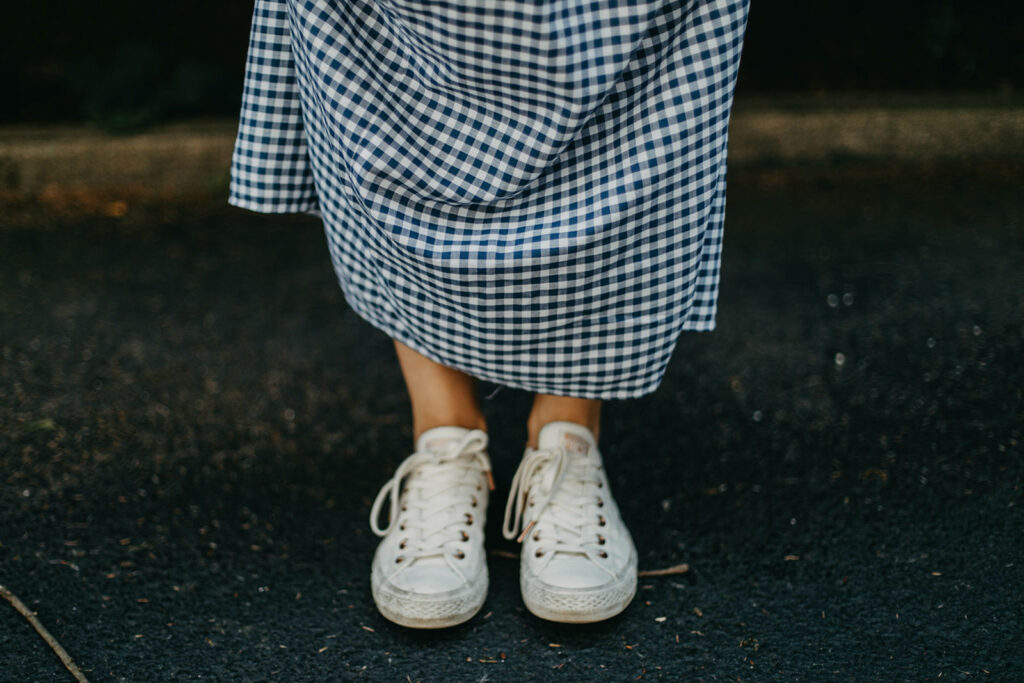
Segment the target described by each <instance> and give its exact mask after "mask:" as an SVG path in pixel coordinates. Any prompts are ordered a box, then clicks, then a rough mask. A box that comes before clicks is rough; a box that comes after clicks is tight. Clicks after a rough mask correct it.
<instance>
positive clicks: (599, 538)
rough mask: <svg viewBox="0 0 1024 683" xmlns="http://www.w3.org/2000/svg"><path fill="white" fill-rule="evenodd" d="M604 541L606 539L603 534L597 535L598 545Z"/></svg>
mask: <svg viewBox="0 0 1024 683" xmlns="http://www.w3.org/2000/svg"><path fill="white" fill-rule="evenodd" d="M605 541H606V539H605V537H604V536H602V535H601V534H598V535H597V544H598V545H604V544H605Z"/></svg>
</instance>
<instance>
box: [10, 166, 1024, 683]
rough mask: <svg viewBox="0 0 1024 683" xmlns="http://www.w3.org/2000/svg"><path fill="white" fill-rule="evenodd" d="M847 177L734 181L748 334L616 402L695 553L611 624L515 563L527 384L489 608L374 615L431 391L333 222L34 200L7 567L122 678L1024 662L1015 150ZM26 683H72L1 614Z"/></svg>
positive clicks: (663, 560) (751, 676)
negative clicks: (586, 620) (400, 474)
mask: <svg viewBox="0 0 1024 683" xmlns="http://www.w3.org/2000/svg"><path fill="white" fill-rule="evenodd" d="M819 170H820V171H821V172H811V171H806V170H804V171H797V170H793V169H790V170H789V171H787V170H785V169H783V170H772V169H746V170H744V169H742V168H740V169H738V170H737V172H736V173H735V174H734V175H733V178H732V188H731V194H730V198H729V201H730V208H729V219H728V226H727V229H726V235H727V237H726V241H727V244H726V248H725V261H724V276H723V278H724V279H723V285H722V300H721V302H720V317H719V329H718V330H717V331H715V332H713V333H710V334H699V335H696V334H695V335H690V336H685V337H683V338H682V339H681V341H680V343H679V346H678V349H677V352H676V355H675V358H674V360H673V363H672V366H671V368H670V371H669V374H668V376H667V378H666V380H665V382H664V383H663V385H662V387H661V388H660V389H659V391H658V392H657V393H655V394H654V395H652V396H650V397H647V398H644V399H640V400H637V401H632V402H619V403H613V404H609V405H608V406H607V407H606V412H605V427H604V433H603V434H602V444H603V452H604V454H605V460H606V463H607V466H608V469H609V473H610V476H611V478H612V485H613V490H614V491H615V494H616V497H617V499H618V501H619V503H620V505H621V506H622V508H623V513H624V516H625V517H626V520H627V522H628V523H629V524H630V526H631V528H632V530H633V533H634V536H635V539H636V542H637V546H638V548H639V551H640V564H641V569H658V568H664V567H669V566H672V565H677V564H679V563H684V562H685V563H688V564H689V567H690V569H689V571H688V572H686V573H684V574H679V575H674V576H668V577H659V578H651V579H642V580H641V589H640V590H639V592H638V596H637V598H636V600H635V601H634V602H633V604H632V605H631V606H630V607H629V608H628V609H627V611H626V612H625V613H624V614H623V615H621V616H620V617H618V618H616V619H614V620H611V621H609V622H607V623H603V624H598V625H592V626H586V627H568V626H563V625H558V624H550V623H546V622H542V621H540V620H538V619H536V618H534V617H532V616H531V615H530V614H529V613H527V612H526V611H525V610H524V608H523V607H522V604H521V600H520V598H519V595H518V587H517V562H516V561H515V560H514V559H510V558H509V557H507V556H505V555H503V554H502V553H503V552H504V553H507V552H514V551H515V547H514V546H513V545H512V544H510V543H507V542H505V541H504V540H503V539H501V534H500V531H499V526H500V521H501V520H500V508H501V507H502V503H503V501H504V494H505V493H506V492H507V487H508V482H509V480H510V477H511V475H512V473H513V471H514V468H515V465H516V458H517V456H518V455H519V453H520V452H521V448H522V445H523V440H524V431H523V428H522V424H523V422H524V420H525V416H526V412H527V410H528V406H529V400H528V397H527V396H526V395H524V394H522V393H520V392H516V391H511V390H503V391H501V392H499V393H498V394H497V395H496V396H494V397H493V398H490V399H488V400H487V401H486V402H485V407H486V410H487V413H488V415H489V418H490V421H491V435H492V441H493V448H492V456H493V458H494V460H495V465H496V475H497V479H498V483H499V488H498V491H497V492H496V494H495V499H494V500H495V504H494V505H492V509H491V518H490V520H489V521H488V531H489V547H490V549H491V550H492V551H498V552H497V553H496V554H493V555H492V557H491V559H490V566H491V574H492V581H491V584H492V587H491V593H490V597H489V598H488V601H487V603H486V604H485V606H484V609H483V611H482V613H481V614H480V615H479V616H477V617H476V618H474V619H473V620H472V621H470V622H469V623H468V624H466V625H464V626H461V627H457V628H454V629H449V630H445V631H441V632H414V631H407V630H404V629H402V628H399V627H396V626H393V625H391V624H390V623H389V622H387V621H385V620H384V619H383V618H382V617H380V616H379V615H378V614H377V612H376V610H375V609H374V606H373V602H372V600H371V598H370V594H369V566H370V556H371V553H372V551H373V548H374V546H375V538H374V537H373V535H372V534H371V533H370V531H369V528H368V524H367V515H368V510H369V505H370V501H371V500H372V498H373V496H374V495H375V494H376V493H377V490H378V487H379V486H380V485H381V484H383V483H384V481H385V480H386V479H387V478H388V477H389V476H390V474H391V472H392V470H393V468H394V467H395V466H396V465H397V464H398V463H399V462H400V461H401V459H402V458H403V457H405V456H406V455H407V454H408V451H409V446H410V431H409V426H408V419H407V418H408V405H407V402H406V399H405V398H404V396H403V390H402V384H401V377H400V375H399V373H398V370H397V367H396V365H395V363H394V362H393V359H392V353H391V349H390V344H389V341H388V340H387V339H386V338H385V337H384V336H383V335H381V334H380V333H378V332H376V331H374V330H373V329H372V328H371V327H369V326H368V325H367V324H366V323H364V322H362V321H361V320H360V319H358V318H357V317H356V316H355V315H354V314H353V313H352V312H351V311H349V310H348V309H347V308H346V306H345V304H344V302H343V300H342V297H341V294H340V292H339V290H338V287H337V285H336V283H335V280H334V275H333V273H332V271H331V268H330V264H329V261H328V256H327V249H326V245H325V241H324V238H323V235H322V232H321V230H320V228H319V226H318V225H317V224H316V223H315V222H314V221H312V220H311V219H306V218H295V217H291V218H280V217H278V218H267V217H259V216H254V215H250V214H246V213H242V212H234V211H229V210H226V209H216V208H209V207H201V206H197V207H191V208H189V209H188V210H178V211H172V212H166V213H164V212H161V211H152V212H150V213H145V212H142V211H141V209H140V212H141V213H140V214H138V215H137V214H135V213H133V212H132V211H127V215H125V216H123V217H121V218H89V219H80V220H72V219H69V218H66V217H54V216H53V215H50V214H47V213H45V212H40V213H39V215H38V216H37V217H36V218H35V219H33V220H28V221H26V220H24V215H25V214H24V212H22V213H21V214H20V215H21V216H22V218H21V219H20V220H19V221H18V223H17V224H13V223H6V224H3V225H0V292H2V296H0V510H2V513H0V583H2V584H4V585H6V586H8V587H9V588H10V589H11V590H12V591H13V592H14V593H16V594H17V595H18V596H19V597H20V598H21V599H22V600H23V601H25V603H26V604H28V605H29V607H30V608H31V609H33V610H35V611H36V612H37V614H38V617H39V619H40V620H41V621H42V622H43V623H44V624H45V625H46V626H47V627H48V628H49V630H50V631H51V632H52V633H53V635H54V636H55V637H56V638H57V639H58V640H59V641H60V642H61V643H62V644H63V645H64V647H65V648H67V650H68V652H69V653H70V654H71V656H72V657H73V658H74V659H75V661H76V662H77V663H78V664H79V666H81V667H82V669H83V670H84V671H85V672H86V674H87V675H88V676H89V678H90V679H91V680H93V681H99V680H116V681H158V680H160V681H184V680H240V681H242V680H244V681H256V680H268V681H274V680H282V681H321V680H368V681H378V680H379V681H406V680H408V681H417V680H423V681H524V680H537V681H540V680H556V679H557V680H564V681H576V680H586V681H596V680H607V681H625V680H634V679H638V680H647V679H651V680H669V681H678V680H687V681H702V680H705V681H736V680H742V681H761V680H779V681H800V680H811V681H819V680H828V681H872V680H892V681H901V680H913V681H927V680H940V679H941V680H963V679H974V678H979V679H986V680H1002V681H1014V680H1022V679H1024V664H1022V658H1021V654H1020V639H1019V635H1020V627H1021V624H1022V623H1024V602H1022V595H1024V552H1022V550H1021V543H1020V539H1021V531H1022V528H1024V509H1022V508H1024V500H1022V492H1021V484H1022V481H1024V478H1022V475H1024V465H1022V462H1021V451H1022V441H1024V396H1022V386H1024V370H1022V360H1024V267H1022V264H1024V230H1022V220H1021V219H1022V211H1021V209H1022V202H1021V198H1020V194H1019V184H1020V183H1019V180H1020V177H1021V174H1020V173H1019V172H1018V171H1019V170H1020V169H1019V167H1017V168H1010V169H1009V170H1007V169H1006V168H1003V169H996V171H994V172H993V173H991V174H988V175H986V174H985V173H982V172H977V169H969V170H966V171H965V170H963V169H960V170H956V169H954V170H946V171H942V172H934V171H932V170H929V169H920V168H919V169H907V168H896V169H889V168H874V169H868V170H866V171H865V170H863V169H846V170H845V171H844V170H843V169H839V170H836V169H825V170H822V169H819ZM122 213H124V212H122ZM492 389H493V387H490V386H482V387H481V395H485V394H489V393H491V391H492ZM0 680H3V681H66V680H71V679H70V676H69V674H68V673H67V672H66V671H65V670H64V669H63V668H62V667H61V665H60V662H59V661H58V660H57V658H56V657H55V656H54V655H53V653H52V652H51V651H50V650H49V649H48V648H47V647H46V645H45V644H44V643H43V641H42V640H41V639H40V638H39V637H38V636H37V635H36V633H35V632H34V631H33V630H32V629H31V627H30V626H29V624H28V623H27V622H26V621H25V620H24V619H23V618H22V617H21V616H20V615H19V614H18V613H17V612H15V611H14V609H12V608H10V606H9V605H7V604H6V603H3V602H0Z"/></svg>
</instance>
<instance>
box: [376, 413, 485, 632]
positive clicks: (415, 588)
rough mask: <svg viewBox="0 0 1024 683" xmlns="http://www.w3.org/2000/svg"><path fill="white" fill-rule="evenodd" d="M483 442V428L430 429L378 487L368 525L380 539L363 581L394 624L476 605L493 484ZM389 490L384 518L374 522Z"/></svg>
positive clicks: (461, 615) (437, 624)
mask: <svg viewBox="0 0 1024 683" xmlns="http://www.w3.org/2000/svg"><path fill="white" fill-rule="evenodd" d="M486 448H487V434H485V433H484V432H482V431H480V430H479V429H476V430H472V431H470V430H468V429H462V428H461V427H437V428H435V429H430V430H428V431H426V432H424V433H423V435H422V436H420V438H419V439H418V440H417V442H416V452H415V453H413V454H412V455H410V456H409V457H408V458H406V459H405V460H404V461H403V462H402V464H401V465H399V467H398V469H397V470H396V471H395V476H394V477H392V478H391V480H390V481H388V483H386V484H384V486H383V488H381V490H380V493H379V494H377V499H376V500H375V501H374V502H373V508H372V510H371V511H370V528H372V529H373V532H374V533H375V534H377V535H378V536H383V537H384V540H382V541H381V542H380V545H378V546H377V552H376V553H375V554H374V556H373V571H372V573H371V577H370V586H371V589H372V592H373V600H374V602H376V603H377V609H379V610H380V612H381V614H383V615H384V616H385V617H387V618H388V619H390V620H391V621H393V622H395V623H396V624H400V625H402V626H408V627H411V628H444V627H446V626H454V625H456V624H461V623H462V622H464V621H467V620H468V619H470V618H471V617H472V616H473V615H474V614H476V613H477V611H479V609H480V607H481V606H483V604H484V598H485V597H486V596H487V561H486V555H485V553H484V526H485V523H486V521H487V520H486V510H487V498H488V493H489V491H490V490H492V489H493V488H494V484H493V480H492V478H491V461H490V460H489V459H488V457H487V453H486V450H485V449H486ZM403 481H404V483H405V486H404V487H403V486H402V483H403ZM399 490H401V495H399ZM388 496H390V497H391V508H390V514H389V519H388V525H387V526H386V527H384V528H381V527H380V526H379V525H378V520H379V516H380V512H381V508H382V507H383V505H384V501H385V500H386V499H387V498H388Z"/></svg>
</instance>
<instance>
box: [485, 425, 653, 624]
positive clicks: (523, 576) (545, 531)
mask: <svg viewBox="0 0 1024 683" xmlns="http://www.w3.org/2000/svg"><path fill="white" fill-rule="evenodd" d="M520 527H522V531H521V532H520ZM502 532H503V533H504V535H505V538H508V539H512V538H516V537H517V536H518V540H519V541H520V542H521V543H522V544H523V545H522V549H521V559H520V574H519V584H520V588H521V590H522V593H523V602H524V603H525V604H526V607H527V608H528V609H529V610H530V611H531V612H532V613H533V614H535V615H536V616H538V617H540V618H542V619H549V620H551V621H559V622H566V623H588V622H594V621H601V620H603V619H608V618H610V617H613V616H615V615H616V614H618V613H619V612H621V611H622V610H624V609H625V608H626V606H627V605H629V603H630V601H631V600H632V599H633V596H634V595H635V594H636V582H637V553H636V548H635V546H634V545H633V539H632V537H631V536H630V534H629V531H628V530H627V529H626V525H625V524H624V523H623V521H622V517H621V516H620V515H619V509H618V506H617V505H616V504H615V500H614V499H613V498H612V493H611V489H610V487H609V485H608V477H607V475H606V474H605V471H604V466H603V465H602V462H601V454H600V453H599V452H598V450H597V443H596V442H595V440H594V436H593V434H591V433H590V430H588V429H586V428H585V427H583V426H581V425H578V424H575V423H572V422H552V423H549V424H547V425H546V426H545V427H544V428H543V429H542V430H541V432H540V436H539V442H538V448H536V449H531V448H527V449H526V452H525V454H524V455H523V461H522V463H521V464H520V465H519V470H518V471H517V472H516V475H515V478H514V479H513V481H512V490H511V491H510V493H509V499H508V504H507V505H506V507H505V523H504V525H503V528H502Z"/></svg>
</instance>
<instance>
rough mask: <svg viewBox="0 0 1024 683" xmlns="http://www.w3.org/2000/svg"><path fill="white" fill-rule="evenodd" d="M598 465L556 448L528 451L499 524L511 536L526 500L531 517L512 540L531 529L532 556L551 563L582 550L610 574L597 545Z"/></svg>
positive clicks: (600, 538)
mask: <svg viewBox="0 0 1024 683" xmlns="http://www.w3.org/2000/svg"><path fill="white" fill-rule="evenodd" d="M600 469H601V461H600V460H599V459H598V458H594V457H591V456H581V455H570V454H568V453H566V452H565V451H564V450H563V449H561V448H552V449H544V450H539V449H537V450H531V451H529V452H528V453H527V454H526V455H525V456H524V457H523V461H522V462H521V463H520V465H519V469H518V470H517V471H516V475H515V477H514V478H513V479H512V490H511V491H509V496H508V503H507V504H506V505H505V522H504V524H503V525H502V533H503V534H504V536H505V538H507V539H509V540H511V539H513V538H516V534H517V532H518V531H519V526H520V524H521V523H522V520H523V510H524V508H525V507H526V506H527V505H530V506H531V507H532V508H533V512H532V514H531V515H529V516H530V517H531V521H530V522H529V524H527V525H526V528H524V529H523V531H522V533H520V534H519V536H518V538H516V540H517V541H519V542H520V543H521V542H522V541H523V539H525V538H526V536H527V535H528V534H529V533H530V532H531V531H532V532H533V534H534V536H533V538H534V540H536V541H537V546H536V551H535V552H536V554H537V557H542V556H544V555H545V554H547V555H549V557H548V560H547V562H550V561H551V558H552V557H554V556H555V554H556V553H575V554H579V555H584V556H586V557H587V558H589V559H590V560H592V561H593V562H595V563H596V564H597V565H598V566H599V567H601V568H602V569H604V570H605V571H606V572H608V573H609V574H610V575H612V576H613V577H614V576H615V574H614V572H612V571H611V570H610V569H608V568H607V567H605V565H604V563H602V562H600V561H599V560H600V559H603V558H605V557H607V556H608V554H607V553H606V552H605V551H604V549H603V548H601V546H603V545H604V544H605V537H604V533H603V532H604V528H603V527H605V526H606V525H607V520H606V518H605V516H604V515H603V514H602V510H601V508H603V507H604V499H603V497H602V488H603V486H604V483H603V482H602V481H601V478H600V477H599V476H598V475H597V472H598V471H599V470H600ZM531 495H533V499H532V500H531V499H530V497H531ZM513 506H514V508H515V514H514V516H513ZM542 516H543V519H542ZM510 522H511V523H510Z"/></svg>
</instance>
